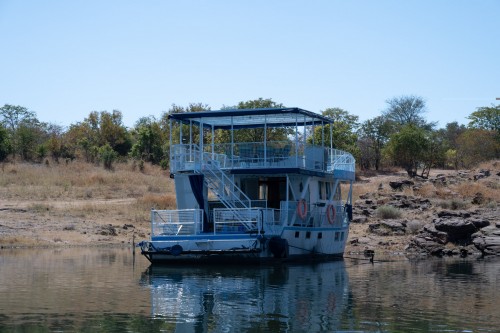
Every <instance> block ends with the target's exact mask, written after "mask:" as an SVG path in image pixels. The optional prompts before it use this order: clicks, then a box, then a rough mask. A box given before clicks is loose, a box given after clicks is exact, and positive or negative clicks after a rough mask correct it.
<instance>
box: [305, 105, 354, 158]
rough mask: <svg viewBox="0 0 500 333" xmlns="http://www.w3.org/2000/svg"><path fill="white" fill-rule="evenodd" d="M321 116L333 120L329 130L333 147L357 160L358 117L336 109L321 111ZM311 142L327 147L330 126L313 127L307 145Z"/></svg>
mask: <svg viewBox="0 0 500 333" xmlns="http://www.w3.org/2000/svg"><path fill="white" fill-rule="evenodd" d="M321 114H322V115H323V116H325V117H328V118H331V119H333V120H334V123H333V125H332V129H331V133H332V138H331V139H332V140H331V141H332V144H333V147H334V148H336V149H341V150H345V151H348V152H350V153H351V154H353V155H354V156H356V158H358V157H359V155H360V151H359V148H358V146H357V141H358V135H357V133H356V131H357V129H358V127H359V123H358V119H359V117H358V116H355V115H352V114H350V113H349V112H347V111H346V110H343V109H341V108H337V107H335V108H328V109H325V110H324V111H321ZM313 141H314V143H321V142H323V141H324V142H325V144H327V145H329V143H330V124H328V125H324V126H318V127H315V128H314V133H313V136H312V137H311V141H310V142H309V143H312V142H313Z"/></svg>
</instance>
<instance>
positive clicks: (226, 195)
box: [195, 153, 255, 230]
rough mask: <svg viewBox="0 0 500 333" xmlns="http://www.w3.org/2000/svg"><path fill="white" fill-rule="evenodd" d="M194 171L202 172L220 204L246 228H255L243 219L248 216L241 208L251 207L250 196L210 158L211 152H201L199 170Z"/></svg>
mask: <svg viewBox="0 0 500 333" xmlns="http://www.w3.org/2000/svg"><path fill="white" fill-rule="evenodd" d="M195 172H196V173H202V174H203V175H204V176H205V177H204V179H205V184H206V185H207V187H208V188H209V189H210V191H212V193H214V194H215V195H216V196H217V198H218V199H219V200H220V201H221V202H222V204H223V205H224V206H225V207H226V208H227V209H228V210H230V211H231V213H232V214H233V216H234V217H235V218H236V219H237V220H239V221H241V223H242V224H243V225H244V226H245V227H246V228H247V229H248V230H252V229H254V228H255V226H254V225H252V224H250V223H247V222H245V221H247V220H248V218H247V217H246V216H245V215H248V214H245V213H243V212H242V210H241V209H251V208H252V201H251V200H250V198H249V197H248V196H247V195H246V194H245V193H244V192H243V191H242V190H241V189H240V188H239V187H238V186H237V185H236V184H235V183H234V182H233V181H232V180H231V178H229V177H228V176H227V175H226V173H225V172H224V171H223V170H222V169H221V168H220V166H219V163H218V162H217V161H216V160H214V159H212V154H211V153H203V160H202V163H201V170H195Z"/></svg>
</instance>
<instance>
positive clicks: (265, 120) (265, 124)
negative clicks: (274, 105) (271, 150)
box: [264, 115, 267, 165]
mask: <svg viewBox="0 0 500 333" xmlns="http://www.w3.org/2000/svg"><path fill="white" fill-rule="evenodd" d="M266 161H267V115H264V165H266Z"/></svg>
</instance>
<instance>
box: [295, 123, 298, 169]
mask: <svg viewBox="0 0 500 333" xmlns="http://www.w3.org/2000/svg"><path fill="white" fill-rule="evenodd" d="M298 166H299V116H298V114H297V113H296V114H295V167H298Z"/></svg>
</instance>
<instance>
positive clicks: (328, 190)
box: [325, 183, 332, 200]
mask: <svg viewBox="0 0 500 333" xmlns="http://www.w3.org/2000/svg"><path fill="white" fill-rule="evenodd" d="M331 186H332V184H331V183H325V187H326V199H327V200H330V193H331Z"/></svg>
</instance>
